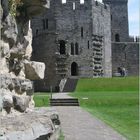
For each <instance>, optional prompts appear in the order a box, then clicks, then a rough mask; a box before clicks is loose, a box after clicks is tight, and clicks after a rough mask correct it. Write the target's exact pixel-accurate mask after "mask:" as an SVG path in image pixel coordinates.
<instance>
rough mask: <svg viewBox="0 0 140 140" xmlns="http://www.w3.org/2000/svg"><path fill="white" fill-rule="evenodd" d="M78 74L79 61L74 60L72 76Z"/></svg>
mask: <svg viewBox="0 0 140 140" xmlns="http://www.w3.org/2000/svg"><path fill="white" fill-rule="evenodd" d="M77 75H78V65H77V63H75V62H73V63H72V64H71V76H77Z"/></svg>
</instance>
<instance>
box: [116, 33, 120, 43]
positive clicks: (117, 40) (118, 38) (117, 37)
mask: <svg viewBox="0 0 140 140" xmlns="http://www.w3.org/2000/svg"><path fill="white" fill-rule="evenodd" d="M115 41H116V42H120V35H119V34H116V35H115Z"/></svg>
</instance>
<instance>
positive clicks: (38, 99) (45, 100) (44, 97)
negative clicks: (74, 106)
mask: <svg viewBox="0 0 140 140" xmlns="http://www.w3.org/2000/svg"><path fill="white" fill-rule="evenodd" d="M49 98H50V94H48V93H42V92H38V93H35V94H34V101H35V107H43V106H46V107H47V106H49Z"/></svg>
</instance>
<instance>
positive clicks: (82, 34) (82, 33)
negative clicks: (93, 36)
mask: <svg viewBox="0 0 140 140" xmlns="http://www.w3.org/2000/svg"><path fill="white" fill-rule="evenodd" d="M83 36H84V29H83V27H81V37H83Z"/></svg>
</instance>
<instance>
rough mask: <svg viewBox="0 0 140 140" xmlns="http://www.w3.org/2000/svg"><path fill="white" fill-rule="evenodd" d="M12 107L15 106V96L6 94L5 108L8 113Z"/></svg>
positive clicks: (4, 97) (4, 98) (4, 99)
mask: <svg viewBox="0 0 140 140" xmlns="http://www.w3.org/2000/svg"><path fill="white" fill-rule="evenodd" d="M11 107H13V98H12V96H11V95H4V96H3V108H4V109H5V110H6V112H7V113H10V111H11Z"/></svg>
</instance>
